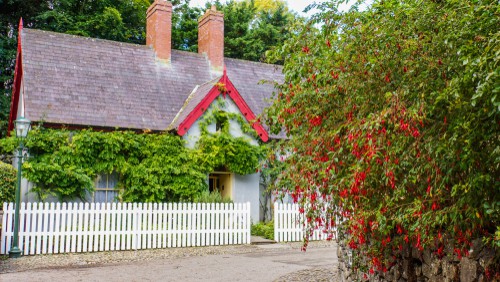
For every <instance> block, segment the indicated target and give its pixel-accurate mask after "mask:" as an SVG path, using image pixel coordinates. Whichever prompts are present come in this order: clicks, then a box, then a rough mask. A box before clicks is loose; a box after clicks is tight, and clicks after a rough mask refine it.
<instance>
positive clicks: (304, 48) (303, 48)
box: [302, 46, 309, 54]
mask: <svg viewBox="0 0 500 282" xmlns="http://www.w3.org/2000/svg"><path fill="white" fill-rule="evenodd" d="M302 52H304V53H306V54H307V53H309V47H307V46H304V47H302Z"/></svg>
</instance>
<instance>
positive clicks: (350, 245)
mask: <svg viewBox="0 0 500 282" xmlns="http://www.w3.org/2000/svg"><path fill="white" fill-rule="evenodd" d="M349 248H351V249H353V250H356V249H357V248H358V245H356V242H354V240H351V241H350V242H349Z"/></svg>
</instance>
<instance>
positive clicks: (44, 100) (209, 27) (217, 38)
mask: <svg viewBox="0 0 500 282" xmlns="http://www.w3.org/2000/svg"><path fill="white" fill-rule="evenodd" d="M146 16H147V28H146V32H147V41H146V45H145V46H144V45H135V44H128V43H121V42H113V41H108V40H101V39H94V38H85V37H79V36H73V35H67V34H61V33H54V32H47V31H41V30H34V29H28V28H23V27H22V24H21V25H20V30H19V42H18V57H17V61H16V73H15V82H14V90H13V97H12V104H11V113H10V120H9V131H10V130H12V128H13V121H14V120H15V119H16V118H17V117H20V116H24V117H26V118H28V119H30V120H31V121H32V122H35V123H36V122H43V125H44V126H47V127H55V128H58V127H63V126H64V127H67V128H70V129H75V130H76V129H81V128H89V127H91V128H94V129H98V130H116V129H119V130H125V129H127V130H137V131H142V130H151V131H164V130H168V131H171V132H172V133H176V134H178V135H180V136H182V138H183V139H185V140H186V144H187V146H191V147H192V146H194V144H195V143H196V141H197V140H198V138H199V136H200V129H199V126H198V123H199V121H200V118H201V117H202V116H203V115H204V114H205V113H206V112H207V109H209V108H210V107H211V106H212V105H213V104H214V103H215V102H216V101H217V99H224V101H225V103H224V108H223V110H224V111H227V112H231V113H236V114H238V115H241V117H243V120H244V121H246V122H248V124H249V125H250V126H251V127H252V128H253V130H255V132H256V133H257V134H246V133H245V132H244V131H243V130H242V129H241V128H240V124H238V123H237V122H233V121H231V126H230V132H231V134H233V135H234V136H247V137H248V140H249V142H252V143H257V142H258V141H259V140H257V138H260V141H263V142H267V141H268V140H269V138H273V136H269V134H268V132H267V131H266V129H265V128H264V127H263V125H262V124H260V123H259V122H258V121H256V120H255V119H256V116H258V115H259V114H261V112H262V111H263V109H264V108H265V107H266V106H267V105H268V104H267V103H268V102H267V99H268V98H270V97H271V95H272V93H273V91H274V84H273V83H261V82H262V81H269V82H275V81H282V80H283V75H282V73H281V68H280V67H279V66H275V65H269V64H262V63H256V62H250V61H244V60H237V59H230V58H225V57H224V16H223V14H222V13H220V12H219V11H217V10H216V9H215V8H212V9H209V10H207V11H206V13H205V14H204V15H203V16H202V17H201V18H200V19H199V27H198V28H199V30H198V38H199V41H198V46H199V51H198V53H190V52H184V51H178V50H172V49H171V30H172V23H171V18H172V4H171V3H170V2H169V1H164V0H156V1H155V2H154V3H153V4H152V5H151V6H150V7H149V9H148V10H147V15H146ZM221 86H222V87H223V88H224V91H221ZM219 97H220V98H219ZM208 129H209V130H211V131H216V130H217V124H215V123H214V124H210V125H209V126H208ZM256 136H257V138H256ZM116 180H117V176H116V175H105V176H102V177H100V180H99V181H97V182H96V192H95V193H96V194H95V195H94V196H93V197H92V198H93V200H94V201H110V200H112V199H113V193H114V192H113V189H112V188H113V185H114V184H115V183H116ZM207 181H209V184H210V187H211V188H212V189H213V188H214V187H218V188H219V189H221V187H223V188H222V189H221V190H223V191H222V193H223V195H225V196H228V197H230V198H231V199H232V200H234V201H236V202H241V201H245V202H246V201H249V202H250V203H251V209H252V218H253V219H254V220H256V219H258V218H259V196H260V194H261V192H260V191H259V175H258V174H257V173H256V174H251V175H237V174H234V173H230V172H226V171H214V172H213V173H211V174H210V175H208V176H207ZM25 186H27V185H25ZM23 189H24V190H23V192H22V195H24V196H23V200H24V201H30V200H31V201H33V200H34V199H33V196H32V195H31V196H30V194H29V193H27V192H28V188H26V187H24V188H23Z"/></svg>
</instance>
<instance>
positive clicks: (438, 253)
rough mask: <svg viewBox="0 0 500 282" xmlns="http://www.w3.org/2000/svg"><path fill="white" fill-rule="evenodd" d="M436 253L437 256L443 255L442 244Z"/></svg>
mask: <svg viewBox="0 0 500 282" xmlns="http://www.w3.org/2000/svg"><path fill="white" fill-rule="evenodd" d="M436 254H437V255H438V257H439V258H442V257H443V255H444V246H441V247H439V248H438V249H437V250H436Z"/></svg>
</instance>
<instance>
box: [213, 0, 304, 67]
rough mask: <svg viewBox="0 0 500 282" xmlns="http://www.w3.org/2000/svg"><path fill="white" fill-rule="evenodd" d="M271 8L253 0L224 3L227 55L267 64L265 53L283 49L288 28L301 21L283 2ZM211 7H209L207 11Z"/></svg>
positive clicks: (217, 5) (219, 3) (221, 7)
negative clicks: (278, 48) (279, 48)
mask: <svg viewBox="0 0 500 282" xmlns="http://www.w3.org/2000/svg"><path fill="white" fill-rule="evenodd" d="M272 3H273V5H272V6H270V7H267V6H263V5H262V4H261V5H259V6H258V5H256V4H255V2H254V1H253V0H250V1H244V2H237V1H235V0H231V1H229V2H226V3H225V4H222V3H221V2H220V1H216V2H215V3H214V5H216V7H217V10H220V11H222V12H223V13H224V55H225V56H227V57H230V58H236V59H244V60H250V61H265V60H266V56H265V52H266V51H268V50H271V49H275V48H277V47H278V46H281V43H282V42H283V41H284V39H285V38H286V37H287V35H288V26H289V25H291V24H292V23H293V22H295V21H297V20H299V18H298V16H297V15H296V14H293V13H291V12H290V11H289V10H288V8H287V6H286V4H285V3H283V2H281V1H275V2H272ZM209 6H210V4H207V8H208V7H209Z"/></svg>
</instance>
